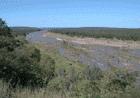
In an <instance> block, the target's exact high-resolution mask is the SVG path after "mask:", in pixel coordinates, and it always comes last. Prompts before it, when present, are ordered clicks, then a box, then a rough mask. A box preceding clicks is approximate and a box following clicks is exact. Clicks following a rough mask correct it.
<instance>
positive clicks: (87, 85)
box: [0, 19, 140, 98]
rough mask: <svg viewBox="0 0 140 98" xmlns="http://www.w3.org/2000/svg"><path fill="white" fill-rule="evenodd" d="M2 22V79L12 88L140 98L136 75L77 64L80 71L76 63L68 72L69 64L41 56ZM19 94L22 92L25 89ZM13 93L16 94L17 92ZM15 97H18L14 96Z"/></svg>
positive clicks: (74, 97) (77, 96) (3, 96)
mask: <svg viewBox="0 0 140 98" xmlns="http://www.w3.org/2000/svg"><path fill="white" fill-rule="evenodd" d="M0 23H1V25H0V79H1V80H2V82H6V83H8V82H9V81H10V80H11V81H10V85H9V89H13V88H16V86H20V87H21V88H24V87H29V86H30V89H31V91H35V90H37V89H38V88H43V87H45V90H46V91H47V90H48V91H51V92H60V91H61V92H62V95H65V98H67V97H68V96H66V94H64V91H65V90H66V91H68V92H70V95H69V97H70V98H80V97H81V96H82V97H83V96H84V98H98V97H99V96H102V95H104V98H124V97H127V98H129V97H130V98H138V96H140V94H139V91H138V90H135V89H134V85H133V83H134V82H135V80H136V78H135V77H136V76H137V74H136V75H135V74H133V73H128V72H127V71H126V70H125V69H123V68H121V69H120V68H118V69H117V68H116V71H115V72H110V73H109V72H105V71H102V70H101V69H100V68H98V67H93V68H90V67H89V66H85V64H83V63H78V64H79V66H80V68H81V69H77V68H75V67H73V66H72V65H74V64H75V63H68V65H69V66H71V67H69V69H68V68H66V65H64V66H63V67H58V66H56V65H57V64H56V62H55V60H54V59H52V58H51V57H50V56H49V55H48V54H49V53H50V52H48V51H47V55H46V54H41V52H40V50H39V49H38V48H37V47H34V46H33V45H32V46H30V45H29V44H30V43H29V42H28V41H27V40H25V38H24V37H23V36H18V37H15V36H13V34H12V33H11V29H10V28H9V27H8V26H3V25H5V22H4V21H2V19H1V20H0ZM68 34H69V33H68ZM81 34H82V33H81ZM64 44H65V43H64ZM55 54H56V53H55ZM59 58H63V57H60V55H59V56H58V57H57V59H59ZM82 68H83V70H82ZM106 79H107V80H106ZM20 91H21V92H22V89H20ZM132 91H133V92H132ZM9 92H10V91H7V92H6V93H4V92H0V97H1V98H12V97H8V96H9ZM13 92H15V90H14V89H13ZM15 94H16V93H15ZM34 94H35V93H33V95H34ZM44 94H45V93H44ZM26 95H27V94H26ZM12 96H14V94H13V95H12ZM22 96H23V95H22ZM47 97H48V98H50V97H49V96H48V95H46V96H45V97H41V96H40V98H47ZM15 98H18V97H16V96H15ZM26 98H28V97H26Z"/></svg>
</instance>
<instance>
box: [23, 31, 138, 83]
mask: <svg viewBox="0 0 140 98" xmlns="http://www.w3.org/2000/svg"><path fill="white" fill-rule="evenodd" d="M45 32H48V29H44V30H42V31H35V32H32V33H29V34H28V35H26V37H25V38H26V39H27V40H30V41H31V42H32V41H40V42H49V43H52V44H55V45H57V46H58V47H54V49H58V50H59V53H60V54H62V55H66V56H67V57H68V58H69V59H70V60H71V58H72V56H71V55H70V54H68V53H65V52H64V49H63V48H61V47H60V46H61V43H63V41H61V40H57V39H55V38H52V37H43V36H42V35H43V34H44V33H45ZM66 42H67V43H68V44H74V45H77V48H81V45H82V44H78V43H73V42H69V41H66ZM32 43H33V42H32ZM88 46H89V47H90V48H89V53H90V54H91V55H93V56H94V57H95V58H96V60H95V59H94V58H88V57H86V56H85V55H84V54H79V57H78V58H77V60H79V61H80V62H83V63H85V64H87V65H89V66H91V67H92V66H98V67H99V68H101V69H103V70H106V69H109V68H110V67H109V66H108V65H107V61H106V60H102V59H101V55H100V54H99V53H101V54H102V55H103V56H104V57H106V58H107V59H110V60H111V61H112V63H110V64H111V65H115V66H118V67H123V68H125V69H127V68H126V66H124V65H123V64H122V63H121V62H120V60H118V59H117V58H116V57H115V58H114V59H112V58H111V57H109V54H113V53H126V54H128V55H131V56H137V57H139V58H140V50H137V49H131V51H132V52H131V53H128V52H124V51H121V50H115V49H107V48H105V46H104V45H101V46H100V47H97V46H92V45H88ZM92 50H96V51H94V52H91V51H92ZM89 62H90V63H89ZM127 63H131V64H133V66H134V67H135V68H136V69H137V70H138V71H140V62H139V61H133V60H128V62H127ZM129 71H130V72H132V71H133V70H132V69H129ZM139 77H140V74H139ZM137 82H139V81H138V80H137ZM137 82H136V84H137Z"/></svg>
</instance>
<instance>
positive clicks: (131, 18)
mask: <svg viewBox="0 0 140 98" xmlns="http://www.w3.org/2000/svg"><path fill="white" fill-rule="evenodd" d="M0 18H2V20H4V21H5V22H6V23H7V25H8V26H9V27H10V26H11V27H14V26H28V27H39V28H42V27H45V28H49V27H60V28H61V27H68V28H69V27H70V28H71V27H72V28H73V27H74V28H75V27H76V28H77V27H110V28H140V0H11V1H10V0H0Z"/></svg>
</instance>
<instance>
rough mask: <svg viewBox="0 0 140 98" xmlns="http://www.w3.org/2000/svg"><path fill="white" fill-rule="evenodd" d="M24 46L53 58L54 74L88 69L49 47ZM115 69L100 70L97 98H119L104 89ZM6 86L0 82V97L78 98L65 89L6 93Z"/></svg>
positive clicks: (112, 67)
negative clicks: (63, 70) (34, 48)
mask: <svg viewBox="0 0 140 98" xmlns="http://www.w3.org/2000/svg"><path fill="white" fill-rule="evenodd" d="M25 45H26V46H30V45H33V46H34V47H36V48H37V49H40V50H43V51H42V52H41V55H49V56H50V57H51V58H53V59H54V60H55V63H56V64H55V72H56V73H59V69H60V68H64V69H66V72H69V71H70V69H71V68H74V69H75V70H76V73H75V74H78V73H81V72H82V71H83V70H84V69H86V68H87V67H88V65H86V64H84V63H81V62H76V61H73V60H69V59H68V57H66V56H62V55H61V54H59V53H58V52H55V51H54V50H52V49H51V48H49V47H45V46H44V47H42V46H41V44H39V43H38V44H37V43H36V44H31V43H29V44H25ZM62 46H64V47H65V48H66V49H68V50H69V49H71V50H74V51H75V53H83V54H86V55H87V56H90V54H87V53H86V52H85V51H84V50H82V49H76V48H75V46H74V45H68V44H67V43H64V44H62ZM109 63H110V62H109V61H108V64H109ZM117 69H119V68H118V67H115V66H112V65H111V66H110V71H107V70H102V72H103V75H104V77H103V78H102V79H101V81H100V82H98V84H99V85H100V86H99V88H100V89H103V91H101V94H100V96H99V97H98V98H100V97H101V96H103V98H119V97H108V96H117V95H114V94H113V93H110V92H109V91H106V89H105V87H106V84H107V83H108V81H109V77H108V76H109V75H110V74H112V73H113V72H115V71H116V70H117ZM67 76H68V75H67ZM79 76H81V77H82V76H83V74H82V73H81V74H79ZM56 82H57V81H56ZM8 85H9V84H7V83H2V81H0V91H1V92H0V95H2V96H5V95H7V94H8V93H9V92H10V91H11V94H12V96H13V98H78V97H76V96H75V97H74V96H73V97H71V95H72V94H73V93H74V92H73V91H67V90H65V89H64V91H59V92H57V91H55V90H54V91H47V90H45V88H39V89H36V90H35V91H34V92H33V91H31V90H30V89H29V88H26V89H24V90H22V91H21V92H20V89H21V88H19V87H17V88H16V90H15V91H13V90H12V89H10V91H8V92H7V87H8ZM79 94H80V92H79ZM92 94H94V93H92ZM92 94H89V95H86V96H83V94H82V93H81V96H80V97H79V98H91V97H90V96H91V95H92ZM136 94H137V93H136ZM8 95H9V94H8ZM1 98H8V97H1ZM135 98H136V97H135Z"/></svg>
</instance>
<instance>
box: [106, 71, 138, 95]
mask: <svg viewBox="0 0 140 98" xmlns="http://www.w3.org/2000/svg"><path fill="white" fill-rule="evenodd" d="M109 79H110V82H109V83H108V84H107V85H106V86H107V89H108V90H109V91H111V92H113V93H118V92H116V91H123V92H124V91H125V88H126V87H127V86H133V83H134V82H135V77H134V75H133V74H132V73H128V71H126V70H124V69H119V70H118V71H116V72H115V73H114V74H110V76H109Z"/></svg>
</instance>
